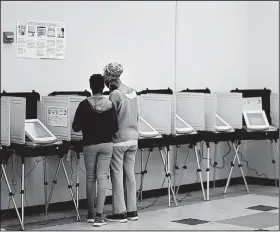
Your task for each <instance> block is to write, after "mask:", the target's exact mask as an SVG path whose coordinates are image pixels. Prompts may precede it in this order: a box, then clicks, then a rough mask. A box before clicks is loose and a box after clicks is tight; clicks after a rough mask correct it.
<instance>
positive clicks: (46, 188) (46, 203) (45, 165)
mask: <svg viewBox="0 0 280 232" xmlns="http://www.w3.org/2000/svg"><path fill="white" fill-rule="evenodd" d="M43 166H44V195H45V215H48V180H47V177H48V175H47V157H43Z"/></svg>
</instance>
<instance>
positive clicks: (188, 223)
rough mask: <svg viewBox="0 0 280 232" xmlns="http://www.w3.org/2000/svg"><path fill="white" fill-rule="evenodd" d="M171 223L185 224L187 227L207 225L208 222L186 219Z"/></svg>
mask: <svg viewBox="0 0 280 232" xmlns="http://www.w3.org/2000/svg"><path fill="white" fill-rule="evenodd" d="M172 222H177V223H181V224H187V225H199V224H205V223H208V222H209V221H204V220H199V219H195V218H187V219H181V220H176V221H172Z"/></svg>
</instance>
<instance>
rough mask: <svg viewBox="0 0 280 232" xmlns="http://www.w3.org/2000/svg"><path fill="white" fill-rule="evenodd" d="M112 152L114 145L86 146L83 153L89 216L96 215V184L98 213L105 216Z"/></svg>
mask: <svg viewBox="0 0 280 232" xmlns="http://www.w3.org/2000/svg"><path fill="white" fill-rule="evenodd" d="M112 152H113V143H102V144H98V145H91V146H84V149H83V153H84V161H85V167H86V193H87V205H88V213H89V214H93V213H94V198H95V196H96V183H97V196H96V202H97V206H96V213H100V214H103V209H104V203H105V199H106V186H107V183H108V181H107V178H108V175H109V167H110V162H111V158H112Z"/></svg>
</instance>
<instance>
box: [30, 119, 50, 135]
mask: <svg viewBox="0 0 280 232" xmlns="http://www.w3.org/2000/svg"><path fill="white" fill-rule="evenodd" d="M25 127H26V129H27V131H28V133H29V134H31V135H32V137H34V138H48V137H51V134H49V132H48V131H47V130H45V128H44V127H42V125H41V124H40V123H39V122H27V123H25Z"/></svg>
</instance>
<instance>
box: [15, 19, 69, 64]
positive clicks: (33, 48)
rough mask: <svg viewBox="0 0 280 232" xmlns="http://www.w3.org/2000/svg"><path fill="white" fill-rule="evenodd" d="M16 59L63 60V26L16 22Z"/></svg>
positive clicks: (61, 24)
mask: <svg viewBox="0 0 280 232" xmlns="http://www.w3.org/2000/svg"><path fill="white" fill-rule="evenodd" d="M17 57H24V58H41V59H60V60H61V59H65V24H64V23H55V22H43V21H34V20H27V21H24V22H20V21H17Z"/></svg>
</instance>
